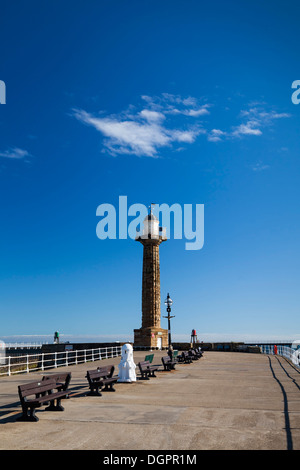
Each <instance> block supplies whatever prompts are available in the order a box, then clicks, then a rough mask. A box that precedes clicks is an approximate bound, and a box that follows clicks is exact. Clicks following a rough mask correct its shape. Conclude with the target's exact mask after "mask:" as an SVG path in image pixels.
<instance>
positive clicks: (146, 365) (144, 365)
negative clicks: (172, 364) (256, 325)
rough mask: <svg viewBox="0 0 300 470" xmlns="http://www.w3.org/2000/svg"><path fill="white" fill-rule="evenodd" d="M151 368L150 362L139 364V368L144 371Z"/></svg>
mask: <svg viewBox="0 0 300 470" xmlns="http://www.w3.org/2000/svg"><path fill="white" fill-rule="evenodd" d="M149 366H150V362H149V361H141V362H139V367H140V368H142V369H144V368H147V367H149Z"/></svg>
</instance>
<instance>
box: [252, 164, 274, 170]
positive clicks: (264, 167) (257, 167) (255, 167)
mask: <svg viewBox="0 0 300 470" xmlns="http://www.w3.org/2000/svg"><path fill="white" fill-rule="evenodd" d="M268 168H270V165H266V164H264V163H263V162H258V163H256V164H255V165H253V166H252V170H253V171H263V170H267V169H268Z"/></svg>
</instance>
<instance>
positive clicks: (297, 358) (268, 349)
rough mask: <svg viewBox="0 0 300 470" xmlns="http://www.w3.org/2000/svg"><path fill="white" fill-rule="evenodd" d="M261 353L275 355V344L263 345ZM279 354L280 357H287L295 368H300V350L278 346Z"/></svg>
mask: <svg viewBox="0 0 300 470" xmlns="http://www.w3.org/2000/svg"><path fill="white" fill-rule="evenodd" d="M260 347H261V352H262V353H263V354H275V351H274V345H273V344H264V345H261V346H260ZM277 354H278V355H279V356H283V357H286V358H287V359H288V360H289V361H291V362H292V363H293V364H294V365H295V366H297V367H299V368H300V349H297V350H296V349H292V348H289V347H288V346H282V345H280V344H279V345H277Z"/></svg>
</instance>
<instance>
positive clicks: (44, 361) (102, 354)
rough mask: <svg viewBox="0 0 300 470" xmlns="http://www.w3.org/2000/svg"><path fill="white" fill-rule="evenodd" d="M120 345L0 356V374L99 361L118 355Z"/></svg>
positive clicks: (120, 348)
mask: <svg viewBox="0 0 300 470" xmlns="http://www.w3.org/2000/svg"><path fill="white" fill-rule="evenodd" d="M121 350H122V346H110V347H106V348H96V349H76V350H74V351H73V350H66V351H57V352H50V353H38V354H37V353H36V354H25V355H22V356H8V357H5V358H1V361H0V376H2V375H11V374H20V373H29V372H34V371H37V370H41V371H43V370H46V369H53V368H57V367H63V366H71V365H74V364H75V365H76V364H80V363H84V362H90V361H99V360H103V359H109V358H112V357H118V356H120V355H121Z"/></svg>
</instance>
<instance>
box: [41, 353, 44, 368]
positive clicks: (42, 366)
mask: <svg viewBox="0 0 300 470" xmlns="http://www.w3.org/2000/svg"><path fill="white" fill-rule="evenodd" d="M41 356H42V360H41V370H44V353H42V354H41Z"/></svg>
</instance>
